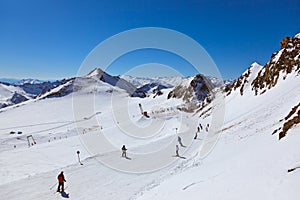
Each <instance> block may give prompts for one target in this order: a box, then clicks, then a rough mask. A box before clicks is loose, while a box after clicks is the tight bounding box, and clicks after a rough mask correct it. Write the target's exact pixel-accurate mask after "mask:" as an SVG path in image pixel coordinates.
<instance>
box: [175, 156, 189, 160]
mask: <svg viewBox="0 0 300 200" xmlns="http://www.w3.org/2000/svg"><path fill="white" fill-rule="evenodd" d="M172 157H176V158H181V159H186V157H184V156H172Z"/></svg>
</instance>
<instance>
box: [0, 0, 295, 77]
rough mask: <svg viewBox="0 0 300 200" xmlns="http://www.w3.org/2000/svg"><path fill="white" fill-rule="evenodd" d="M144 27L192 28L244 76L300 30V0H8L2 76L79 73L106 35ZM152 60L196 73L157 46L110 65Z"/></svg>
mask: <svg viewBox="0 0 300 200" xmlns="http://www.w3.org/2000/svg"><path fill="white" fill-rule="evenodd" d="M139 27H164V28H169V29H173V30H176V31H179V32H181V33H183V34H186V35H187V36H189V37H191V38H193V39H194V40H196V41H197V42H198V43H199V44H200V45H202V46H203V47H204V48H205V50H206V51H207V52H208V53H209V54H210V56H211V57H212V59H213V60H214V61H215V63H216V65H217V66H218V68H219V70H220V72H221V75H222V77H223V78H225V79H227V78H237V77H238V76H239V75H240V74H241V73H242V72H243V71H244V70H245V69H246V68H247V67H248V66H249V65H250V64H251V63H252V62H254V61H257V62H258V63H260V64H265V63H266V62H267V61H268V60H269V58H270V56H271V54H272V53H273V52H274V51H276V50H279V48H280V46H279V42H280V40H281V39H282V38H283V37H285V36H293V35H295V34H297V33H298V32H300V1H296V0H286V1H271V0H261V1H258V0H253V1H239V0H233V1H216V0H198V1H196V0H183V1H178V0H168V1H163V0H151V1H142V0H130V1H125V0H109V1H104V0H102V1H100V0H99V1H96V0H85V1H83V0H82V1H76V0H51V1H50V0H49V1H46V0H36V1H33V0H19V1H15V0H0V70H1V74H0V77H6V78H29V77H30V78H39V79H58V78H63V77H73V76H75V75H76V74H77V71H78V70H79V67H80V65H81V63H82V62H83V60H84V59H85V58H86V56H87V55H88V54H89V52H90V51H91V50H93V49H94V48H95V47H96V46H97V45H98V44H99V43H100V42H102V41H104V40H105V39H107V38H109V37H111V36H113V35H115V34H118V33H120V32H122V31H126V30H128V29H133V28H139ZM174 42H176V41H174ZM121 61H122V62H121ZM151 62H156V63H160V62H161V64H163V65H168V66H170V67H176V68H178V69H179V70H181V71H182V72H184V73H183V75H185V76H189V75H194V73H195V70H192V67H188V64H187V65H186V62H185V61H184V60H180V59H178V58H176V56H170V55H169V54H168V53H161V52H159V53H158V54H157V51H144V52H136V55H133V53H132V54H130V55H129V56H128V58H127V59H126V58H120V60H118V61H116V62H115V63H116V64H115V65H114V66H113V67H112V69H109V72H110V73H112V74H114V75H118V74H123V73H125V72H126V70H130V68H132V67H134V66H135V65H141V64H143V63H151ZM117 64H118V65H117ZM175 65H176V66H175Z"/></svg>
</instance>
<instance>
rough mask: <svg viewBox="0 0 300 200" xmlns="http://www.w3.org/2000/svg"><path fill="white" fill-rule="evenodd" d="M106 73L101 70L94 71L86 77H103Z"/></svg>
mask: <svg viewBox="0 0 300 200" xmlns="http://www.w3.org/2000/svg"><path fill="white" fill-rule="evenodd" d="M104 73H105V72H104V71H103V70H102V69H100V68H95V69H93V70H92V71H91V72H90V73H88V74H87V75H86V77H87V78H92V77H101V76H102V75H103V74H104Z"/></svg>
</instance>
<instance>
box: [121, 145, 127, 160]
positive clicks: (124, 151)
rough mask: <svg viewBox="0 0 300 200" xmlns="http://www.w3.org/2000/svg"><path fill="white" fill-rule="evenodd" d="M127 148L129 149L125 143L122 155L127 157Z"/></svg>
mask: <svg viewBox="0 0 300 200" xmlns="http://www.w3.org/2000/svg"><path fill="white" fill-rule="evenodd" d="M126 150H127V149H126V147H125V145H123V146H122V157H125V158H127V155H126Z"/></svg>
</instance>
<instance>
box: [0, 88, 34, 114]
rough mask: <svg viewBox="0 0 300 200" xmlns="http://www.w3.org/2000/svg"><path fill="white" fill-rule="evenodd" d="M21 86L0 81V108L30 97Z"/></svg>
mask: <svg viewBox="0 0 300 200" xmlns="http://www.w3.org/2000/svg"><path fill="white" fill-rule="evenodd" d="M31 98H32V96H30V95H29V94H27V93H26V92H25V91H24V90H23V89H22V88H20V87H16V86H12V85H9V84H3V83H0V109H1V108H4V107H7V106H10V105H14V104H18V103H21V102H24V101H26V100H28V99H31Z"/></svg>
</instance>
